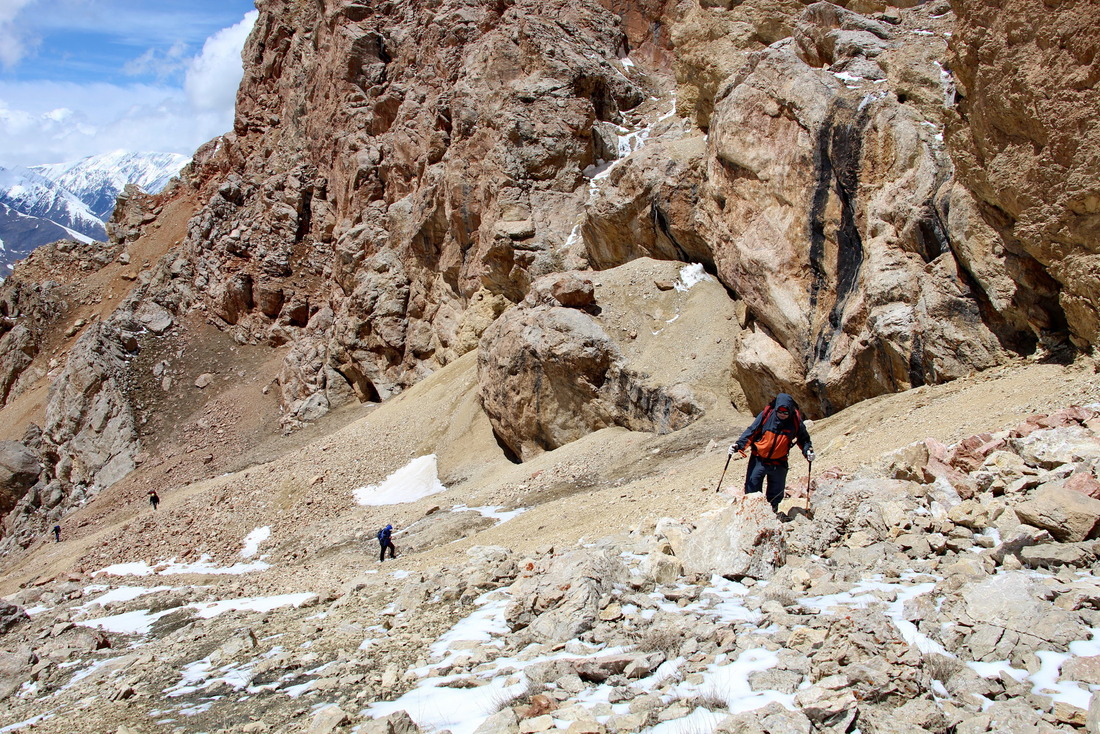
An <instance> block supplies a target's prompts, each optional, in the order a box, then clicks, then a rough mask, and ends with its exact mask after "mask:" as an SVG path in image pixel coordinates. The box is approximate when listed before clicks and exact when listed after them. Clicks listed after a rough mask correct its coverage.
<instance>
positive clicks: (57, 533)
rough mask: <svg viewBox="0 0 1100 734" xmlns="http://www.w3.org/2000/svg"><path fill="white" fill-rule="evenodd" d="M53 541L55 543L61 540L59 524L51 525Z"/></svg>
mask: <svg viewBox="0 0 1100 734" xmlns="http://www.w3.org/2000/svg"><path fill="white" fill-rule="evenodd" d="M53 542H55V543H60V542H61V526H60V525H54V526H53Z"/></svg>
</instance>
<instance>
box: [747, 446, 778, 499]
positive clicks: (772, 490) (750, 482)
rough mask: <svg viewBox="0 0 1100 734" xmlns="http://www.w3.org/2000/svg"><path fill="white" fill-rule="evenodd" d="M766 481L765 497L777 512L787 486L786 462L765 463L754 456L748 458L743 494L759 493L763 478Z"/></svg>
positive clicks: (762, 485)
mask: <svg viewBox="0 0 1100 734" xmlns="http://www.w3.org/2000/svg"><path fill="white" fill-rule="evenodd" d="M765 477H767V479H768V492H767V494H766V495H765V496H766V497H767V498H768V502H771V504H772V509H774V510H775V511H776V512H779V503H780V502H782V501H783V496H784V489H785V488H786V486H787V462H786V461H785V460H784V461H765V460H764V459H761V458H760V457H758V456H757V455H756V454H753V455H752V456H750V457H749V468H748V470H747V472H746V473H745V494H749V493H751V492H759V491H761V490H762V489H763V488H764V478H765Z"/></svg>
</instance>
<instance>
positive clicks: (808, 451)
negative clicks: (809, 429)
mask: <svg viewBox="0 0 1100 734" xmlns="http://www.w3.org/2000/svg"><path fill="white" fill-rule="evenodd" d="M802 455H803V456H805V457H806V461H813V460H814V459H816V458H817V454H815V453H814V450H813V449H806V450H805V451H803V452H802Z"/></svg>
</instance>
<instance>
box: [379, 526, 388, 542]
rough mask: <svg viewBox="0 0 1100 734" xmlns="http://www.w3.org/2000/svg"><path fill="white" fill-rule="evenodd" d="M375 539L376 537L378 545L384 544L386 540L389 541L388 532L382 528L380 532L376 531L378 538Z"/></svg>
mask: <svg viewBox="0 0 1100 734" xmlns="http://www.w3.org/2000/svg"><path fill="white" fill-rule="evenodd" d="M377 537H378V542H379V543H385V542H386V541H387V540H389V539H390V531H389V530H387V529H386V528H382V529H381V530H379V531H378V536H377Z"/></svg>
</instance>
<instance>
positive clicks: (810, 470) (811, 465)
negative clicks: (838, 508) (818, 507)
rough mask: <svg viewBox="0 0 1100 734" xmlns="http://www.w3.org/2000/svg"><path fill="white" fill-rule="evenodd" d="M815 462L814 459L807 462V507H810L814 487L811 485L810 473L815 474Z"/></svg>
mask: <svg viewBox="0 0 1100 734" xmlns="http://www.w3.org/2000/svg"><path fill="white" fill-rule="evenodd" d="M813 469H814V463H813V462H812V461H807V462H806V509H807V510H809V509H810V492H811V491H812V487H811V486H810V475H811V474H813Z"/></svg>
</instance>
